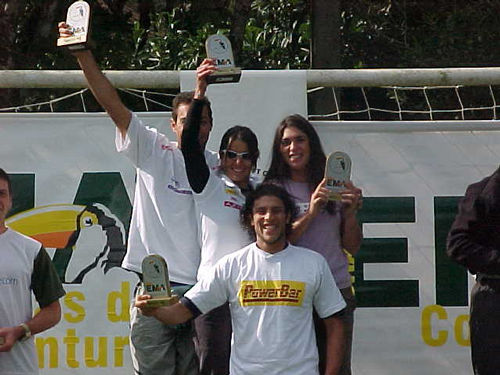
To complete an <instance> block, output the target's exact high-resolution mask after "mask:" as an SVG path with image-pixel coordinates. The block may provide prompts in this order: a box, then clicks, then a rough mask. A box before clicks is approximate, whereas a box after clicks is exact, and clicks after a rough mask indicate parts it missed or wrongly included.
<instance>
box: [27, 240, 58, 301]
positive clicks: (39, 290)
mask: <svg viewBox="0 0 500 375" xmlns="http://www.w3.org/2000/svg"><path fill="white" fill-rule="evenodd" d="M31 289H32V290H33V294H34V295H35V299H36V300H37V302H38V304H39V305H40V307H45V306H47V305H50V304H51V303H52V302H55V301H57V300H58V299H59V298H61V297H62V296H64V295H65V294H66V292H65V291H64V289H63V287H62V284H61V280H60V279H59V275H58V274H57V271H56V268H55V267H54V265H53V264H52V261H51V260H50V257H49V254H47V251H45V249H44V248H43V247H41V248H40V251H39V252H38V255H37V256H36V258H35V260H34V265H33V274H32V275H31Z"/></svg>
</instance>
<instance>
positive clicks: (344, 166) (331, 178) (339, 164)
mask: <svg viewBox="0 0 500 375" xmlns="http://www.w3.org/2000/svg"><path fill="white" fill-rule="evenodd" d="M351 164H352V163H351V158H350V157H349V155H347V154H346V153H345V152H341V151H336V152H332V153H331V154H330V155H328V157H327V159H326V166H325V178H326V187H327V188H328V189H329V190H330V196H329V198H328V199H329V200H333V201H340V200H341V199H342V197H341V195H340V192H341V191H342V190H344V189H345V183H346V182H347V181H349V180H350V179H351Z"/></svg>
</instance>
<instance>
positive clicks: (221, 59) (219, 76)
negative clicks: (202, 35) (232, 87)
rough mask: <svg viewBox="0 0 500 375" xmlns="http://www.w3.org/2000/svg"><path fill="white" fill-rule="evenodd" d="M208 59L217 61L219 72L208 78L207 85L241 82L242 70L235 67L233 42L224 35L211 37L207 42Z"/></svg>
mask: <svg viewBox="0 0 500 375" xmlns="http://www.w3.org/2000/svg"><path fill="white" fill-rule="evenodd" d="M205 48H206V50H207V57H208V58H209V59H213V60H214V61H215V66H216V67H217V70H216V71H215V72H213V73H212V74H210V75H209V76H208V77H207V83H230V82H239V80H240V77H241V69H240V68H236V67H235V66H234V56H233V49H232V47H231V42H230V41H229V39H227V38H226V37H225V36H224V35H219V34H216V35H210V36H209V37H208V38H207V40H206V42H205Z"/></svg>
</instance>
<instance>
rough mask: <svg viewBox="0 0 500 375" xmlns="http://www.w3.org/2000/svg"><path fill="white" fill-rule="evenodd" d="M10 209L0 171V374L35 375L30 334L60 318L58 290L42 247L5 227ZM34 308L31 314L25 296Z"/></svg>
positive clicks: (60, 293) (8, 191) (6, 182)
mask: <svg viewBox="0 0 500 375" xmlns="http://www.w3.org/2000/svg"><path fill="white" fill-rule="evenodd" d="M11 208H12V187H11V183H10V178H9V176H8V174H7V173H6V172H5V171H4V170H3V169H2V168H0V254H1V257H0V259H1V262H0V373H1V374H2V375H36V374H38V360H37V356H36V351H35V345H34V340H33V337H32V336H33V335H34V334H36V333H40V332H43V331H45V330H47V329H49V328H51V327H53V326H54V325H56V324H57V323H58V322H59V320H61V305H60V304H59V298H61V297H62V296H64V294H65V293H64V289H63V288H62V285H61V281H60V280H59V276H58V275H57V271H56V270H55V268H54V266H53V264H52V262H51V260H50V257H49V255H48V254H47V252H46V251H45V249H44V248H43V247H42V245H41V244H40V243H39V242H38V241H35V240H34V239H32V238H29V237H26V236H24V235H22V234H21V233H18V232H16V231H15V230H13V229H10V228H8V227H7V226H6V225H5V219H6V217H7V213H8V212H9V210H10V209H11ZM32 292H33V294H34V295H35V299H36V301H37V302H38V304H39V305H40V311H39V312H38V314H36V315H35V316H33V309H32V306H31V293H32Z"/></svg>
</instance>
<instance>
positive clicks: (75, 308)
mask: <svg viewBox="0 0 500 375" xmlns="http://www.w3.org/2000/svg"><path fill="white" fill-rule="evenodd" d="M75 300H78V301H85V296H84V295H83V293H81V292H68V293H66V295H65V296H64V300H63V302H64V306H65V307H66V308H68V309H69V310H71V311H72V312H73V314H71V313H69V312H67V313H64V319H65V320H66V321H67V322H69V323H80V322H81V321H83V320H84V319H85V309H84V308H83V306H82V305H80V304H79V303H77V302H75Z"/></svg>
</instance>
